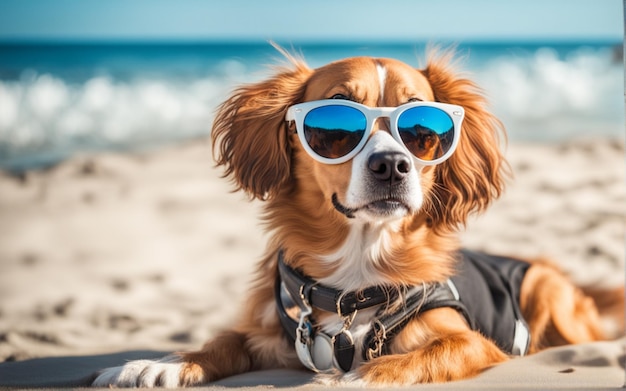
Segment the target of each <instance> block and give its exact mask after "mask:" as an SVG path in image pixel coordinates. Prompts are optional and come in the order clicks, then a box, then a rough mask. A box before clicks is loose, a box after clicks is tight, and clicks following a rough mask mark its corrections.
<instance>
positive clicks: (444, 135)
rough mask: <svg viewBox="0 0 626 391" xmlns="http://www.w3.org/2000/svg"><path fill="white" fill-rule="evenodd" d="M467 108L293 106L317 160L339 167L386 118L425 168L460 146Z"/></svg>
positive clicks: (292, 115)
mask: <svg viewBox="0 0 626 391" xmlns="http://www.w3.org/2000/svg"><path fill="white" fill-rule="evenodd" d="M464 113H465V111H464V110H463V107H461V106H457V105H451V104H447V103H439V102H414V103H406V104H403V105H401V106H398V107H368V106H365V105H362V104H360V103H356V102H353V101H349V100H339V99H324V100H317V101H312V102H305V103H300V104H297V105H293V106H291V107H289V109H288V110H287V115H286V117H285V119H286V120H287V121H289V122H291V121H295V123H296V132H297V133H298V137H299V138H300V142H301V143H302V145H303V147H304V149H305V150H306V151H307V153H308V154H309V155H311V156H312V157H313V158H314V159H315V160H317V161H319V162H322V163H325V164H340V163H344V162H347V161H348V160H350V159H352V158H353V157H354V156H356V154H357V153H359V151H361V149H362V148H363V147H364V146H365V144H366V143H367V140H368V139H369V136H370V134H371V133H372V130H373V128H374V122H375V121H376V119H378V118H381V117H383V118H388V119H389V123H390V128H391V129H390V131H391V135H392V136H393V137H394V138H395V139H396V140H397V141H398V142H399V143H400V144H401V145H403V146H404V147H405V148H406V150H407V151H408V152H410V153H411V154H412V155H413V156H414V157H415V159H417V160H418V161H419V162H420V163H422V164H424V165H434V164H438V163H441V162H443V161H444V160H446V159H447V158H449V157H450V155H452V153H453V152H454V150H455V149H456V145H457V144H458V142H459V135H460V132H461V122H463V116H464Z"/></svg>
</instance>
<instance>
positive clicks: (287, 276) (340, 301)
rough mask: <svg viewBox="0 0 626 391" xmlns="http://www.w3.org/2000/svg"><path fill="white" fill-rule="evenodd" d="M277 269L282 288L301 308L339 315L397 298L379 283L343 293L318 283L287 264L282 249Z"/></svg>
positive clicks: (395, 294)
mask: <svg viewBox="0 0 626 391" xmlns="http://www.w3.org/2000/svg"><path fill="white" fill-rule="evenodd" d="M278 272H279V275H280V279H281V280H282V281H283V283H284V284H285V288H286V289H287V291H288V292H289V294H290V295H291V297H292V298H293V299H294V300H295V301H296V302H297V304H298V305H299V306H300V307H301V308H302V307H303V306H304V304H306V305H309V306H313V307H316V308H318V309H321V310H324V311H327V312H333V313H336V314H337V315H339V317H345V316H349V315H352V314H353V313H354V312H355V311H358V310H363V309H366V308H370V307H373V306H376V305H379V304H383V303H389V302H391V301H393V300H395V299H396V298H398V292H397V290H395V289H389V288H386V287H381V286H373V287H369V288H365V289H363V290H360V291H350V292H346V291H342V290H338V289H333V288H330V287H326V286H324V285H321V284H320V283H318V282H317V281H315V280H313V279H311V278H309V277H306V276H305V275H303V274H302V273H300V272H299V271H298V270H296V269H293V268H291V267H290V266H288V265H287V264H286V263H285V260H284V255H283V252H282V251H280V252H279V253H278Z"/></svg>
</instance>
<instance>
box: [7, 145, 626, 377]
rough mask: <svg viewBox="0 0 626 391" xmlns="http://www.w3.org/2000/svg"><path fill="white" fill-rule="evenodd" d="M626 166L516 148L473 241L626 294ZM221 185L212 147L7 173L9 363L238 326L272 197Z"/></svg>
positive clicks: (167, 342)
mask: <svg viewBox="0 0 626 391" xmlns="http://www.w3.org/2000/svg"><path fill="white" fill-rule="evenodd" d="M624 156H625V155H624V145H623V143H622V142H621V141H612V140H578V141H571V142H564V143H560V144H554V145H547V144H531V143H511V144H510V145H509V146H508V148H507V157H508V158H509V160H510V163H511V166H512V168H513V171H514V173H515V177H514V179H513V180H512V181H511V183H510V185H509V187H508V189H507V191H506V193H505V195H504V196H503V197H502V198H501V199H500V200H499V201H497V202H496V203H495V204H494V205H493V207H492V208H491V209H490V210H489V211H488V212H487V213H486V214H484V215H482V216H480V217H476V218H474V219H472V221H471V222H470V223H469V224H468V227H467V230H466V232H464V233H462V237H463V241H464V243H465V244H466V245H467V246H469V247H471V248H476V249H484V250H488V251H492V252H496V253H501V254H508V255H516V256H524V257H536V256H548V257H550V258H552V259H554V260H555V261H557V262H558V263H559V264H560V265H561V267H562V268H563V269H564V270H565V271H566V272H568V273H569V274H571V275H572V277H573V279H574V280H575V281H576V282H577V283H579V284H582V285H592V286H595V287H614V286H618V285H620V284H621V285H623V284H624V276H625V273H624V270H625V268H624V212H625V209H624V205H625V201H626V197H625V196H626V187H625V181H624V179H625V177H626V175H625V165H624ZM220 175H221V172H220V171H219V170H217V169H215V168H214V167H213V160H212V158H211V148H210V145H209V143H208V141H205V140H200V141H196V142H190V143H188V144H184V145H178V146H170V147H167V148H163V149H160V150H158V151H150V152H143V153H134V154H121V153H102V154H97V155H86V156H77V157H75V158H72V159H71V160H68V161H66V162H64V163H61V164H59V165H58V166H56V167H53V168H50V169H47V170H40V171H33V172H28V173H26V174H24V175H22V176H19V177H16V176H11V175H8V174H6V173H4V174H0V361H7V362H9V361H20V360H25V359H30V358H36V357H56V356H68V355H93V354H104V353H112V352H119V351H130V350H135V349H148V350H159V351H172V350H189V349H195V348H198V347H200V345H201V344H202V343H203V342H204V341H205V340H206V339H207V338H209V337H211V336H212V335H213V334H215V333H216V331H217V330H218V329H220V328H222V327H227V326H228V325H230V324H231V323H232V321H233V319H234V318H235V316H236V314H237V309H238V308H239V304H240V303H241V301H242V300H243V299H244V294H245V290H246V287H247V284H248V282H249V280H250V279H251V277H252V270H253V268H254V264H255V262H256V261H257V260H258V259H259V257H260V256H261V255H262V253H263V249H264V243H265V239H266V238H265V236H264V234H263V232H262V227H261V225H260V223H259V219H258V217H259V213H260V211H261V208H260V203H259V202H249V201H248V200H247V199H246V198H245V197H244V195H242V194H239V193H232V192H231V190H232V186H231V184H230V183H228V181H227V180H225V179H222V178H220ZM622 332H623V330H622ZM598 346H600V345H598ZM602 346H603V345H602ZM611 349H613V350H611ZM611 349H609V350H608V351H609V352H610V353H607V354H609V355H613V354H614V351H615V346H612V347H611ZM618 350H619V349H618ZM601 351H602V350H601ZM559 357H560V356H559ZM622 358H623V357H622ZM563 359H564V360H566V361H565V363H564V365H567V359H568V358H567V357H564V358H563ZM569 359H571V357H570V358H569ZM611 360H612V361H611V362H612V363H613V364H611V365H616V364H615V362H617V361H619V360H618V359H617V358H616V357H611ZM572 365H573V364H572ZM0 383H1V382H0ZM622 384H623V383H622Z"/></svg>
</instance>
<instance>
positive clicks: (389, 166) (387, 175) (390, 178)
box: [367, 151, 411, 185]
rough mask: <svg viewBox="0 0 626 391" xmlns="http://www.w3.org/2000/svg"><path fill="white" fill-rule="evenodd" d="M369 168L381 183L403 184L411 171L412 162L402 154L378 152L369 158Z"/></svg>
mask: <svg viewBox="0 0 626 391" xmlns="http://www.w3.org/2000/svg"><path fill="white" fill-rule="evenodd" d="M367 167H368V168H369V170H370V172H371V174H372V175H373V176H374V178H376V179H377V180H379V181H381V182H389V183H390V184H391V185H393V184H395V183H398V182H401V181H402V180H403V179H404V178H405V177H406V176H407V175H408V174H409V171H411V161H410V160H409V158H408V157H407V156H406V155H405V154H404V153H402V152H395V151H394V152H377V153H374V154H372V155H371V156H370V157H369V160H368V164H367Z"/></svg>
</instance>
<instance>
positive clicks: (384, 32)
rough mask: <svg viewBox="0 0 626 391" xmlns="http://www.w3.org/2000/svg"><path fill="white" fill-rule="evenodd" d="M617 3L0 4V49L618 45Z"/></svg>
mask: <svg viewBox="0 0 626 391" xmlns="http://www.w3.org/2000/svg"><path fill="white" fill-rule="evenodd" d="M623 23H624V15H623V11H622V0H437V1H434V0H387V1H383V0H307V1H299V0H291V1H289V0H222V1H219V0H215V1H208V0H207V1H200V0H0V40H3V41H7V40H16V39H17V40H38V39H52V40H56V39H63V40H67V39H69V40H72V39H83V40H94V39H96V40H100V39H102V40H163V39H171V40H215V39H220V40H221V39H224V40H256V41H261V40H268V39H273V40H276V41H279V42H280V41H285V40H288V41H294V42H297V41H319V40H322V41H324V40H326V41H328V40H369V41H371V40H382V41H385V40H396V41H398V40H401V41H416V40H457V41H458V40H510V39H518V40H546V39H552V40H574V41H582V40H605V39H610V40H621V39H622V37H623V34H624V29H623Z"/></svg>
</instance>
